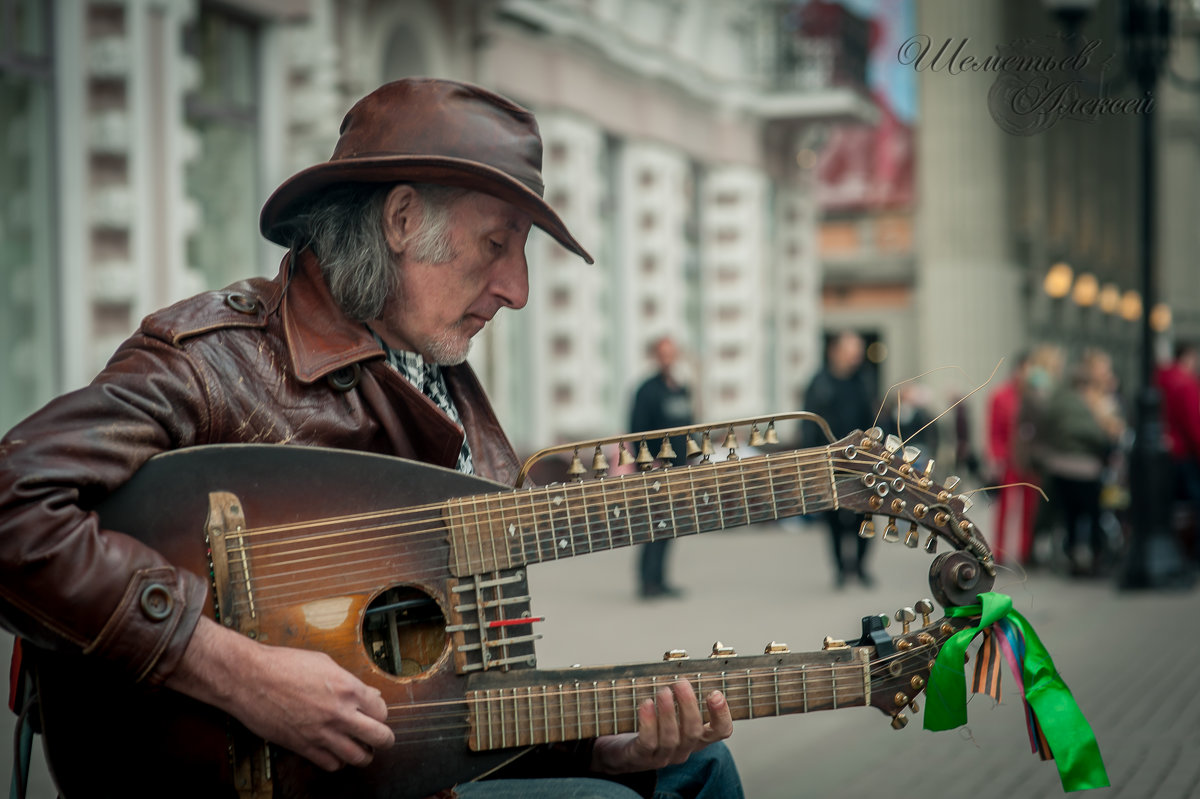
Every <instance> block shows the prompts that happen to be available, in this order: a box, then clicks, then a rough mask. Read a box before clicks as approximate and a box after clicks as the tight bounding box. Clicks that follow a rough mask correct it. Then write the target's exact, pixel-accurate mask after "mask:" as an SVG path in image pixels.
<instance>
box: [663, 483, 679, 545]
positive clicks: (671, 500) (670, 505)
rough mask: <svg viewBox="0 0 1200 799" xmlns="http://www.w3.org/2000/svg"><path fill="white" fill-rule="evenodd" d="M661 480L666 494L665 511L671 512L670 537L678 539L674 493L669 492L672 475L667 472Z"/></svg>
mask: <svg viewBox="0 0 1200 799" xmlns="http://www.w3.org/2000/svg"><path fill="white" fill-rule="evenodd" d="M663 480H664V481H665V485H666V492H667V510H669V511H670V512H671V537H672V538H678V537H679V525H677V524H676V523H675V501H674V499H675V498H674V492H673V491H671V480H672V475H671V473H670V472H669V471H664V472H663Z"/></svg>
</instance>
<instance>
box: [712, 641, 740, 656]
mask: <svg viewBox="0 0 1200 799" xmlns="http://www.w3.org/2000/svg"><path fill="white" fill-rule="evenodd" d="M709 657H710V658H732V657H737V652H734V651H733V647H731V646H725V644H723V643H721V642H720V641H714V642H713V646H712V654H711V655H709Z"/></svg>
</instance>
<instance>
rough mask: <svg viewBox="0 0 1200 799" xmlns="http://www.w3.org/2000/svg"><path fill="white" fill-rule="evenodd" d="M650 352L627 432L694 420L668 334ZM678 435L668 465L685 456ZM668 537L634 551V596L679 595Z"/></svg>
mask: <svg viewBox="0 0 1200 799" xmlns="http://www.w3.org/2000/svg"><path fill="white" fill-rule="evenodd" d="M650 355H651V357H652V358H653V359H654V362H655V364H656V365H657V367H658V371H657V372H655V374H654V375H652V376H651V377H649V378H647V379H646V380H645V381H644V382H643V383H642V384H641V386H639V387H638V390H637V393H636V394H634V397H633V409H632V411H631V412H630V418H629V431H630V432H631V433H643V432H646V431H648V430H661V429H663V428H666V427H683V426H685V425H690V424H692V423H693V422H694V421H695V419H694V418H693V412H692V394H691V391H690V390H689V389H688V387H687V386H686V385H684V384H683V383H682V382H680V380H679V377H678V375H677V374H676V370H675V365H676V363H677V362H678V361H679V346H678V345H677V344H676V343H675V340H674V339H673V338H671V337H670V336H663V337H661V338H659V339H657V340H655V341H654V342H653V343H652V344H651V345H650ZM683 444H684V439H683V437H682V436H679V437H675V438H673V439H672V440H671V447H672V448H673V449H674V450H675V453H676V455H675V461H674V463H673V464H672V465H674V466H681V465H683V464H684V462H685V460H686V458H687V455H686V454H685V451H684V447H683ZM670 544H671V539H670V538H663V539H660V540H658V541H651V542H650V543H647V544H642V546H641V548H640V550H639V552H638V573H637V578H638V595H639V596H640V597H642V598H643V599H655V598H659V597H676V596H682V594H683V591H682V590H681V589H679V588H677V587H675V586H673V585H671V584H670V583H668V582H667V577H666V562H667V549H668V547H669V546H670Z"/></svg>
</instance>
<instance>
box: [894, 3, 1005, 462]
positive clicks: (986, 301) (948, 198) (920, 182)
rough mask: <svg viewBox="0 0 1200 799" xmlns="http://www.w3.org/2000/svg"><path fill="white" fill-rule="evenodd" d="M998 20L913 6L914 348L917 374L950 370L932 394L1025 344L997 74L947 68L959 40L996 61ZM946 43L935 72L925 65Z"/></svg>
mask: <svg viewBox="0 0 1200 799" xmlns="http://www.w3.org/2000/svg"><path fill="white" fill-rule="evenodd" d="M1002 22H1003V20H1002V7H1001V3H1000V2H999V0H979V2H974V3H960V2H955V0H918V2H917V31H919V33H920V34H921V35H924V36H927V37H929V40H930V51H929V53H928V54H927V56H926V58H925V60H924V62H923V68H922V69H921V70H919V71H920V84H919V92H920V114H919V117H918V125H919V133H918V136H917V188H918V203H919V205H918V213H917V264H916V268H917V278H916V282H917V292H916V298H917V307H916V317H917V323H916V331H917V335H916V338H917V340H916V342H915V346H916V351H917V353H918V360H917V369H918V370H919V371H926V370H929V369H935V368H938V367H956V368H949V369H943V370H942V371H939V372H936V373H934V374H931V375H929V377H927V378H925V379H924V380H925V381H926V382H927V383H928V384H929V385H931V386H933V387H934V388H935V390H937V396H938V397H944V396H945V395H946V391H948V390H951V389H966V390H970V389H972V388H975V387H976V386H978V385H979V384H980V383H982V382H983V381H984V380H985V379H987V377H988V375H989V374H991V372H992V370H993V368H994V367H995V366H996V364H997V363H998V362H999V360H1000V359H1001V358H1009V357H1010V356H1011V355H1012V354H1013V352H1014V351H1015V350H1016V349H1018V348H1019V347H1021V346H1023V345H1024V343H1025V331H1024V327H1025V319H1026V309H1024V308H1023V307H1022V305H1021V302H1020V295H1019V290H1020V281H1021V266H1022V265H1021V264H1018V263H1016V262H1015V259H1014V257H1013V255H1012V248H1011V240H1010V237H1009V232H1008V231H1009V227H1008V222H1007V212H1008V202H1007V197H1008V192H1009V190H1010V185H1009V179H1008V169H1009V164H1008V163H1007V162H1006V158H1005V152H1006V141H1005V140H1006V138H1007V136H1008V135H1009V134H1007V133H1005V132H1004V131H1002V130H1001V129H1000V127H998V125H997V124H996V122H995V120H994V119H993V118H992V117H991V115H990V113H989V110H988V91H989V89H990V88H991V86H992V83H993V81H994V80H995V73H992V72H985V71H978V72H971V71H965V72H960V73H959V74H951V73H950V72H949V71H947V69H946V66H945V64H946V60H945V59H946V57H948V56H949V55H950V54H951V53H953V52H954V51H955V49H956V48H957V47H958V45H959V43H960V42H963V41H964V40H965V44H964V46H963V47H962V50H961V55H962V56H966V55H971V56H974V57H975V59H976V60H978V61H982V60H983V59H984V58H986V57H988V56H989V55H994V54H995V53H996V46H997V45H1001V44H1004V42H1002V41H1000V40H999V37H1001V36H1002V35H1003V34H1002V31H1003V30H1004V26H1003V24H1002ZM947 40H949V41H950V45H949V46H948V47H947V48H946V52H945V55H944V56H943V60H942V61H940V62H938V68H937V69H936V70H935V69H933V68H931V67H930V64H931V59H932V57H933V55H934V54H936V53H937V52H938V50H939V48H941V46H942V43H943V42H946V41H947ZM960 370H961V371H960ZM1004 371H1007V370H1006V368H1005V367H1002V372H1004ZM911 376H915V375H908V376H905V377H911ZM1001 378H1002V373H998V374H997V382H998V381H999V380H1000V379H1001ZM995 384H996V383H995V382H994V383H993V385H995ZM985 391H986V390H985ZM982 393H983V392H981V394H982ZM978 396H980V395H977V397H978ZM984 407H985V406H984V403H983V401H982V399H976V400H975V401H974V403H973V410H974V413H973V418H974V423H975V428H976V429H975V434H976V441H977V442H978V443H981V442H982V440H983V439H982V432H983V417H984Z"/></svg>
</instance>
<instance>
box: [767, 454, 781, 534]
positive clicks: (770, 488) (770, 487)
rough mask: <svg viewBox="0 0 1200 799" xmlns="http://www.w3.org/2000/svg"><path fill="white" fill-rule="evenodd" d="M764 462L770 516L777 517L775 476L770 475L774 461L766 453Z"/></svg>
mask: <svg viewBox="0 0 1200 799" xmlns="http://www.w3.org/2000/svg"><path fill="white" fill-rule="evenodd" d="M764 463H765V465H766V467H767V468H766V472H767V495H768V496H769V497H770V498H771V518H772V519H779V518H780V516H779V502H778V501H777V499H776V497H777V495H776V493H775V478H773V477H772V476H771V471H772V470H773V469H774V468H775V462H774V460H772V457H771V455H767V459H766V461H764Z"/></svg>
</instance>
